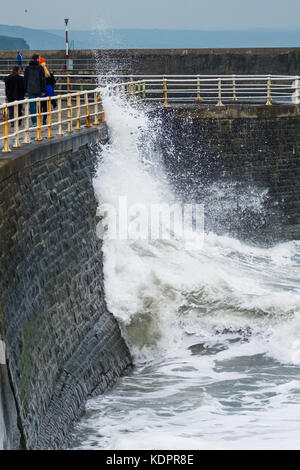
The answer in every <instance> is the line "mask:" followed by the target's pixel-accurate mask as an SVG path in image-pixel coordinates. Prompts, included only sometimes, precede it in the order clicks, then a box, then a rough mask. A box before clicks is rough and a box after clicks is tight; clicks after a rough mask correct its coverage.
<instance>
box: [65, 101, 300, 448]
mask: <svg viewBox="0 0 300 470" xmlns="http://www.w3.org/2000/svg"><path fill="white" fill-rule="evenodd" d="M105 109H106V113H107V119H108V126H109V132H110V143H109V144H107V145H105V146H104V147H103V148H102V151H101V155H99V168H98V172H97V175H96V177H95V179H94V187H95V193H96V196H97V198H98V200H99V205H101V204H103V203H110V204H115V205H116V206H117V205H118V198H119V197H120V196H126V197H127V200H128V204H129V205H130V204H133V203H139V204H146V205H147V204H152V203H153V202H164V201H165V202H171V201H173V200H174V199H175V196H174V194H172V190H171V189H170V188H169V187H168V184H167V181H166V180H167V178H166V177H165V175H164V172H163V169H162V168H160V163H159V161H160V158H159V155H158V154H157V152H158V151H157V150H156V148H157V147H156V146H155V145H154V143H155V133H156V129H157V126H159V122H153V121H150V119H149V118H148V117H147V116H146V115H145V114H144V113H143V111H142V110H141V109H139V108H138V107H134V106H130V105H129V104H128V103H127V104H126V103H123V102H122V100H118V99H115V98H109V97H106V98H105ZM204 204H205V201H204ZM258 210H259V208H258ZM103 250H104V275H105V289H106V300H107V304H108V307H109V309H110V310H111V312H112V313H113V314H114V315H115V317H116V318H117V319H118V321H119V324H120V327H121V330H122V334H123V336H124V338H125V340H126V342H127V344H128V346H129V348H130V350H131V353H132V356H133V359H134V364H135V368H134V370H133V372H132V373H131V374H130V375H128V376H126V377H123V378H122V379H121V380H120V381H119V382H118V384H117V385H116V386H115V387H114V388H113V389H112V390H110V391H108V392H106V393H105V394H104V395H102V396H99V397H98V398H96V399H92V400H90V401H89V402H88V403H87V412H86V414H85V416H84V417H83V419H82V420H81V422H80V423H79V424H78V426H77V428H76V430H75V435H74V446H75V447H76V448H80V449H95V448H98V449H241V448H242V449H247V448H250V449H261V448H262V449H272V448H275V449H287V448H292V449H295V448H297V449H298V448H300V276H299V268H300V243H299V242H297V241H294V242H289V243H282V244H278V245H276V246H273V247H271V248H263V247H257V246H250V245H247V244H245V243H243V242H241V241H239V240H238V239H233V238H230V237H229V236H218V235H216V234H214V233H206V234H205V237H204V243H203V244H202V243H201V242H200V239H198V238H197V236H195V237H194V239H192V240H190V241H189V243H188V244H187V245H184V244H182V243H181V242H180V240H179V239H178V238H176V234H175V235H174V236H173V237H172V238H171V239H170V240H153V241H151V240H150V241H142V240H140V241H138V240H135V241H134V240H105V242H104V246H103Z"/></svg>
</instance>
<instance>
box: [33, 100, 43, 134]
mask: <svg viewBox="0 0 300 470" xmlns="http://www.w3.org/2000/svg"><path fill="white" fill-rule="evenodd" d="M36 111H37V128H36V138H35V140H36V141H37V142H40V141H41V140H43V137H42V115H41V100H40V98H37V99H36Z"/></svg>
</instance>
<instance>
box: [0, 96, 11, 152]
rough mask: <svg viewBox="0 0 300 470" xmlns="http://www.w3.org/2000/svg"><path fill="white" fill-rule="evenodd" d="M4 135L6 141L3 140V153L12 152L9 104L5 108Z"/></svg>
mask: <svg viewBox="0 0 300 470" xmlns="http://www.w3.org/2000/svg"><path fill="white" fill-rule="evenodd" d="M3 121H4V123H3V135H4V142H3V149H2V152H3V153H8V152H11V148H10V147H9V136H8V111H7V105H5V106H4V108H3Z"/></svg>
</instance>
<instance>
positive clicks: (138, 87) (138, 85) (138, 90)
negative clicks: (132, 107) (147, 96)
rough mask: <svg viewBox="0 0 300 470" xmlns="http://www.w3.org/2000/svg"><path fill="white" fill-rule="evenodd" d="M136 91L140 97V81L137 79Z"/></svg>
mask: <svg viewBox="0 0 300 470" xmlns="http://www.w3.org/2000/svg"><path fill="white" fill-rule="evenodd" d="M137 92H138V98H140V97H141V82H140V81H138V84H137Z"/></svg>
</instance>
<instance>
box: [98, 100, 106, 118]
mask: <svg viewBox="0 0 300 470" xmlns="http://www.w3.org/2000/svg"><path fill="white" fill-rule="evenodd" d="M99 98H100V103H101V107H102V111H101V114H102V119H101V122H106V116H105V111H104V108H103V101H102V96H101V95H100V96H99Z"/></svg>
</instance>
